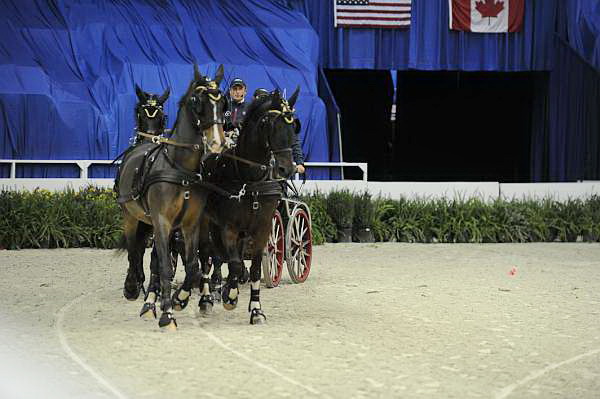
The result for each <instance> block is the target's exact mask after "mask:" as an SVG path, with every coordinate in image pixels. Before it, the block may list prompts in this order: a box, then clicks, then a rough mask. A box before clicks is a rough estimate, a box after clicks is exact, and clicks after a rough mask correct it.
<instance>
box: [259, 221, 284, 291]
mask: <svg viewBox="0 0 600 399" xmlns="http://www.w3.org/2000/svg"><path fill="white" fill-rule="evenodd" d="M284 240H285V239H284V237H283V219H282V218H281V214H280V213H279V211H278V210H275V213H274V214H273V219H272V222H271V235H270V236H269V241H268V242H267V247H266V248H265V250H264V252H263V259H262V270H263V279H264V281H265V285H266V286H267V287H268V288H273V287H277V285H279V281H281V275H282V274H283V245H284Z"/></svg>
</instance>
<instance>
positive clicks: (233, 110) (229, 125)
mask: <svg viewBox="0 0 600 399" xmlns="http://www.w3.org/2000/svg"><path fill="white" fill-rule="evenodd" d="M247 107H248V103H247V102H246V101H240V102H238V101H235V100H233V99H232V98H230V97H227V111H225V118H224V119H225V121H224V122H225V124H224V126H223V129H225V131H230V130H233V129H234V128H238V129H241V127H242V123H243V122H244V118H245V117H246V109H247Z"/></svg>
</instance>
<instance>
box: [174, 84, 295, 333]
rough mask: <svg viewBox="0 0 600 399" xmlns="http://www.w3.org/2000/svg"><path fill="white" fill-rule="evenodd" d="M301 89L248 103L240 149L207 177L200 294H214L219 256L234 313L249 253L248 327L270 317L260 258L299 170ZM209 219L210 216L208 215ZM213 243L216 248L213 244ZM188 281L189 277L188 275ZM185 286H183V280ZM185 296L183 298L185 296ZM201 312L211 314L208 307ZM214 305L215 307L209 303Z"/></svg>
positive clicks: (226, 300) (227, 154) (225, 155)
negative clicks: (286, 187)
mask: <svg viewBox="0 0 600 399" xmlns="http://www.w3.org/2000/svg"><path fill="white" fill-rule="evenodd" d="M298 92H299V89H297V90H296V92H295V93H294V94H293V95H292V96H291V97H290V100H289V102H288V101H286V100H285V99H283V98H282V97H281V95H280V93H279V91H278V90H276V91H274V92H273V93H271V94H270V95H268V96H264V97H261V98H259V99H256V100H255V101H253V102H252V104H250V106H249V108H248V111H247V113H246V118H245V122H244V126H243V128H242V131H241V132H240V135H239V139H238V143H237V146H236V147H234V148H233V149H232V150H228V151H226V152H224V153H222V154H221V155H220V156H218V157H217V158H218V159H217V160H216V161H215V163H216V167H214V169H212V168H211V169H207V171H209V170H210V171H211V172H210V175H209V176H207V179H206V184H212V185H213V186H212V189H213V193H212V194H211V195H210V197H209V200H208V204H207V206H206V209H205V212H204V215H203V216H205V217H203V218H202V219H201V220H200V222H201V226H202V227H201V232H200V239H201V243H200V245H199V248H200V260H201V263H202V278H201V284H200V289H201V294H202V297H207V296H210V289H209V279H208V275H209V272H210V268H211V265H210V264H209V262H208V258H209V256H210V255H214V254H218V255H219V256H221V257H222V258H223V259H225V260H226V261H227V262H228V266H229V276H228V279H227V282H226V283H225V285H224V287H223V291H222V300H223V307H224V308H225V309H227V310H232V309H235V307H236V306H237V301H238V294H239V288H238V282H239V278H240V277H241V275H242V271H243V268H244V266H243V259H244V257H245V252H246V251H249V256H250V258H251V259H252V266H251V268H250V285H251V287H250V289H251V294H250V303H249V305H248V311H249V312H250V323H251V324H260V323H262V322H264V321H266V316H265V314H264V313H263V311H262V309H261V306H260V297H259V293H260V274H261V267H260V266H261V261H262V254H263V249H264V247H265V245H266V244H267V240H268V238H269V234H270V232H271V219H272V217H273V212H274V211H275V209H276V207H277V204H278V202H279V199H280V198H281V194H282V185H281V182H282V181H283V180H285V179H287V178H289V177H290V176H291V175H292V174H293V173H294V171H295V170H296V169H295V165H294V162H293V159H292V150H291V145H292V142H293V139H294V134H296V133H295V129H294V124H295V119H294V111H293V107H294V104H295V102H296V99H297V97H298ZM206 216H207V217H206ZM210 242H212V245H209V243H210ZM250 242H251V245H247V244H248V243H250ZM186 280H187V273H186ZM184 283H185V282H184ZM187 289H188V288H187V287H185V286H184V287H182V288H180V289H179V290H177V291H176V292H175V295H173V303H174V305H175V309H179V308H181V309H182V308H184V307H185V306H186V305H187V298H188V295H189V293H188V292H186V291H184V290H187ZM182 292H183V293H184V294H185V295H184V298H185V300H183V301H181V300H180V299H183V298H182V296H181V293H182ZM199 305H200V310H201V311H203V312H207V310H210V308H209V309H207V308H206V304H202V303H200V304H199ZM210 306H211V307H212V303H211V304H210Z"/></svg>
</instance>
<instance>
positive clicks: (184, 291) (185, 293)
mask: <svg viewBox="0 0 600 399" xmlns="http://www.w3.org/2000/svg"><path fill="white" fill-rule="evenodd" d="M181 234H183V237H182V238H181V241H183V242H181V241H180V242H179V243H178V244H177V245H178V248H177V252H178V254H179V256H181V260H182V261H183V267H184V268H185V278H184V279H183V284H182V285H181V287H179V288H177V290H175V293H174V294H173V298H172V300H173V308H174V309H175V310H177V311H180V310H183V309H185V308H186V306H187V305H188V302H189V300H190V295H191V294H192V288H194V285H195V284H194V282H195V281H196V280H197V279H198V257H197V255H195V254H196V250H195V249H193V248H192V247H191V245H192V244H193V243H192V240H193V241H196V240H195V239H193V238H189V236H190V235H192V236H194V234H195V233H193V232H192V233H189V232H188V234H187V235H185V234H184V233H183V232H182V233H181ZM188 254H191V255H192V257H193V259H190V257H189V256H188Z"/></svg>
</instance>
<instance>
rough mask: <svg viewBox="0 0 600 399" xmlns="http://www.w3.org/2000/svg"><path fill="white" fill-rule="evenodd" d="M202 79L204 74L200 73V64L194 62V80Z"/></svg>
mask: <svg viewBox="0 0 600 399" xmlns="http://www.w3.org/2000/svg"><path fill="white" fill-rule="evenodd" d="M201 79H202V75H201V74H200V71H199V70H198V64H196V63H195V62H194V80H201Z"/></svg>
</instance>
